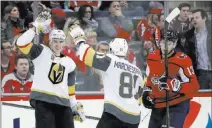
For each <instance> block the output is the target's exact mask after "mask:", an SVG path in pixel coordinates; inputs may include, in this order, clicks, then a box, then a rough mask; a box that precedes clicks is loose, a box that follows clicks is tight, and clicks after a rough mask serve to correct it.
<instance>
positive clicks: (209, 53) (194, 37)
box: [184, 9, 212, 89]
mask: <svg viewBox="0 0 212 128" xmlns="http://www.w3.org/2000/svg"><path fill="white" fill-rule="evenodd" d="M192 13H193V18H194V19H193V22H194V23H193V25H194V28H192V29H190V30H189V31H187V32H186V33H185V35H184V36H185V38H186V43H185V45H184V48H185V49H184V50H185V52H186V54H187V55H188V56H190V57H191V59H192V62H193V65H194V71H195V73H196V74H197V77H198V81H199V83H200V89H211V88H212V79H211V78H212V43H211V41H212V38H211V34H212V33H211V30H212V28H211V23H209V21H208V15H207V13H206V12H205V11H204V10H202V9H196V10H194V11H193V12H192Z"/></svg>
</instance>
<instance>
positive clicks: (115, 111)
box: [70, 25, 142, 128]
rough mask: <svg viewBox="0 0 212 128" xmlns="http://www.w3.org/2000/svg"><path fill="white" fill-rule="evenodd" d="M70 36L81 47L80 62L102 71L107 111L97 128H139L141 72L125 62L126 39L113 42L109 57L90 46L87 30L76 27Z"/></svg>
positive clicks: (73, 27) (105, 110)
mask: <svg viewBox="0 0 212 128" xmlns="http://www.w3.org/2000/svg"><path fill="white" fill-rule="evenodd" d="M70 35H71V37H72V38H73V39H74V42H75V45H77V46H78V54H79V56H80V59H81V60H82V61H83V62H84V63H85V64H86V65H88V66H90V67H93V68H96V69H99V70H101V71H102V72H101V75H102V80H103V85H104V111H103V114H102V117H101V119H100V121H99V123H98V125H97V128H137V127H138V125H139V122H140V108H139V104H138V98H139V95H138V92H139V88H140V85H141V82H142V76H141V71H140V69H139V68H138V67H136V66H135V65H132V64H131V63H129V62H128V61H127V60H125V57H126V54H127V51H128V44H127V41H126V40H125V39H122V38H115V39H114V40H112V41H111V42H110V53H111V54H107V55H106V56H105V55H103V54H101V53H98V52H95V51H94V50H93V49H92V48H91V47H89V45H88V44H86V41H85V38H84V32H83V30H82V29H81V28H80V27H79V26H77V25H73V26H71V28H70Z"/></svg>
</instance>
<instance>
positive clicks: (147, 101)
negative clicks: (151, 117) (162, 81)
mask: <svg viewBox="0 0 212 128" xmlns="http://www.w3.org/2000/svg"><path fill="white" fill-rule="evenodd" d="M151 90H152V89H151V88H149V87H145V88H144V90H143V96H142V101H143V105H144V107H145V108H148V109H152V108H154V106H155V105H154V99H153V98H152V97H151V96H150V95H149V93H150V92H151Z"/></svg>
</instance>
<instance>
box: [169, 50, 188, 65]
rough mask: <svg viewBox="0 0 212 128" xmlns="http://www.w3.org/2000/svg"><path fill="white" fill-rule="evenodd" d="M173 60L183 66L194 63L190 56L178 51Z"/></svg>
mask: <svg viewBox="0 0 212 128" xmlns="http://www.w3.org/2000/svg"><path fill="white" fill-rule="evenodd" d="M173 61H174V63H176V64H178V65H181V66H182V67H184V66H191V65H192V61H191V59H190V57H189V56H188V55H186V54H185V53H182V52H177V53H176V56H175V58H174V60H173Z"/></svg>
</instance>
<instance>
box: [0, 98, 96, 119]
mask: <svg viewBox="0 0 212 128" xmlns="http://www.w3.org/2000/svg"><path fill="white" fill-rule="evenodd" d="M2 105H5V106H10V107H16V108H23V109H29V110H34V108H32V107H30V106H26V105H19V104H13V103H7V102H2ZM85 117H86V118H87V119H92V120H100V118H99V117H94V116H85Z"/></svg>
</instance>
